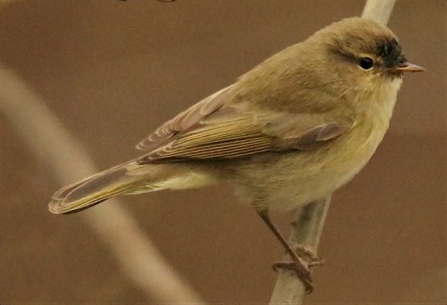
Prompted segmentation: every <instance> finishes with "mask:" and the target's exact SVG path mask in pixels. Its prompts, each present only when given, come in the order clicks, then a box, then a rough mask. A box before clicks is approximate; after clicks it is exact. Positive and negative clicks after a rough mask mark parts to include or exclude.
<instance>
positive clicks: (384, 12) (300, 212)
mask: <svg viewBox="0 0 447 305" xmlns="http://www.w3.org/2000/svg"><path fill="white" fill-rule="evenodd" d="M395 2H396V0H367V1H366V4H365V8H364V10H363V13H362V17H363V18H368V19H373V20H375V21H377V22H379V23H382V24H387V23H388V20H389V18H390V16H391V12H392V10H393V7H394V4H395ZM330 202H331V199H330V197H328V198H325V199H322V200H318V201H315V202H312V203H310V204H308V205H307V206H304V207H300V208H298V209H297V211H296V218H295V219H296V220H295V221H294V226H293V229H292V233H291V236H290V238H289V243H290V245H291V246H293V247H296V246H304V247H305V248H307V249H309V250H311V251H313V252H314V253H317V248H318V243H319V240H320V236H321V232H322V230H323V226H324V222H325V219H326V214H327V211H328V209H329V205H330ZM284 259H285V260H288V259H289V256H286V257H285V258H284ZM304 295H305V287H304V285H303V283H302V281H301V280H299V279H298V277H297V276H295V274H294V273H292V272H291V271H289V270H281V271H280V272H279V274H278V278H277V281H276V285H275V288H274V290H273V294H272V297H271V299H270V304H271V305H274V304H275V305H277V304H294V305H299V304H302V302H303V298H304Z"/></svg>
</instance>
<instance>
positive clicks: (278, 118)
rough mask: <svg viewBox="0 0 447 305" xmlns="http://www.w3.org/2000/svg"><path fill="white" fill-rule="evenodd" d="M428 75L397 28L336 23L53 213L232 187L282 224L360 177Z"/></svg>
mask: <svg viewBox="0 0 447 305" xmlns="http://www.w3.org/2000/svg"><path fill="white" fill-rule="evenodd" d="M419 71H424V69H423V68H421V67H419V66H416V65H413V64H410V63H408V62H407V60H406V58H405V56H404V55H403V54H402V53H401V47H400V45H399V42H398V40H397V38H396V36H395V35H394V34H393V32H391V30H389V29H388V28H387V27H385V26H383V25H381V24H378V23H376V22H374V21H372V20H368V19H362V18H348V19H344V20H342V21H340V22H337V23H333V24H332V25H330V26H328V27H326V28H324V29H322V30H320V31H318V32H316V33H315V34H313V35H312V36H310V37H309V38H308V39H307V40H305V41H304V42H301V43H298V44H296V45H293V46H291V47H289V48H287V49H285V50H283V51H281V52H279V53H277V54H276V55H274V56H272V57H271V58H269V59H267V60H265V61H264V62H263V63H261V64H259V65H258V66H257V67H255V68H254V69H253V70H251V71H249V72H248V73H246V74H244V75H243V76H241V77H240V78H239V79H238V80H237V81H236V82H235V83H234V84H232V85H230V86H228V87H226V88H224V89H222V90H220V91H218V92H217V93H215V94H213V95H211V96H209V97H207V98H206V99H204V100H202V101H200V102H199V103H197V104H195V105H194V106H192V107H191V108H189V109H187V110H186V111H184V112H182V113H180V114H179V115H177V116H176V117H175V118H173V119H172V120H170V121H168V122H166V123H165V124H163V125H162V126H161V127H160V128H158V129H157V130H155V132H153V133H152V134H151V135H149V137H147V138H146V139H145V140H143V141H142V142H141V143H139V144H138V146H137V148H138V149H140V150H143V151H146V154H145V155H143V156H142V157H140V158H138V159H136V160H132V161H129V162H126V163H124V164H121V165H118V166H115V167H113V168H111V169H108V170H106V171H104V172H101V173H98V174H96V175H93V176H91V177H89V178H87V179H85V180H83V181H80V182H77V183H75V184H72V185H69V186H67V187H64V188H63V189H61V190H59V191H58V192H56V193H55V194H54V196H53V198H52V201H51V203H50V205H49V209H50V211H51V212H53V213H56V214H60V213H70V212H74V211H79V210H82V209H85V208H88V207H91V206H93V205H95V204H97V203H100V202H102V201H104V200H106V199H109V198H110V197H113V196H117V195H129V194H137V193H145V192H152V191H158V190H166V189H171V190H178V189H186V188H196V187H201V186H205V185H209V184H211V183H215V182H231V183H232V184H234V185H235V187H236V189H237V192H238V194H240V195H241V196H243V197H245V198H248V199H249V200H250V201H251V203H252V204H253V206H254V207H255V208H256V210H257V211H258V213H259V214H260V215H261V216H262V217H263V219H264V221H266V222H267V224H269V226H272V224H271V222H270V220H269V218H268V215H267V212H268V211H270V210H279V209H293V208H295V207H297V206H300V205H304V204H307V203H309V202H311V201H314V200H317V199H320V198H323V197H325V196H328V195H329V194H331V193H332V192H334V191H335V190H336V189H338V188H339V187H340V186H342V185H344V184H345V183H346V182H348V181H349V180H351V178H352V177H353V176H354V175H355V174H357V173H358V172H359V171H360V169H361V168H362V167H363V166H364V165H365V164H366V163H367V162H368V160H369V159H370V158H371V156H372V155H373V153H374V151H375V150H376V148H377V146H378V145H379V143H380V142H381V141H382V138H383V136H384V134H385V132H386V131H387V129H388V125H389V121H390V118H391V115H392V112H393V108H394V104H395V102H396V96H397V92H398V90H399V88H400V86H401V84H402V75H403V73H405V72H419ZM289 252H290V251H289ZM292 252H293V251H292ZM293 254H294V253H291V255H292V256H293V257H296V254H295V255H293ZM295 263H296V266H295V268H292V269H294V270H295V271H297V274H298V276H299V277H300V278H301V279H302V280H303V281H304V283H305V284H306V286H307V289H308V291H310V290H312V287H313V286H312V283H311V278H310V274H309V272H308V270H307V268H306V267H305V266H303V265H302V262H295ZM282 266H284V265H282Z"/></svg>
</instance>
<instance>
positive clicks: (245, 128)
mask: <svg viewBox="0 0 447 305" xmlns="http://www.w3.org/2000/svg"><path fill="white" fill-rule="evenodd" d="M228 98H229V94H228V88H226V89H223V90H221V91H219V92H217V93H215V94H214V95H212V96H210V97H209V98H207V99H205V100H203V101H201V102H199V103H197V104H196V105H194V106H192V107H191V108H189V109H188V110H186V111H185V112H183V113H181V114H179V115H178V116H177V117H175V118H174V119H172V120H170V121H168V122H167V123H165V124H164V125H162V126H161V127H160V128H158V129H157V130H156V131H155V132H154V133H153V134H151V135H150V136H149V137H148V138H146V139H145V140H144V141H142V142H141V143H140V144H139V145H138V146H137V147H138V148H139V149H145V150H146V149H147V150H149V152H148V153H147V154H146V155H144V156H143V157H141V158H140V159H139V163H140V164H145V163H152V162H173V161H181V160H191V159H193V160H206V159H208V160H209V159H229V158H238V157H243V156H247V155H252V154H256V153H262V152H268V151H286V150H309V149H314V148H316V147H318V146H320V145H322V144H324V143H326V142H327V141H329V140H331V139H333V138H336V137H338V136H339V135H341V134H342V133H344V132H346V131H347V130H348V129H350V128H351V125H350V124H348V123H346V122H339V121H336V120H332V119H330V118H328V117H327V116H326V115H324V114H309V113H302V114H288V113H283V112H276V113H275V112H272V111H264V112H262V111H259V110H258V111H254V110H248V109H247V107H244V103H241V104H237V105H230V106H228V104H227V105H226V104H225V102H226V101H227V99H228Z"/></svg>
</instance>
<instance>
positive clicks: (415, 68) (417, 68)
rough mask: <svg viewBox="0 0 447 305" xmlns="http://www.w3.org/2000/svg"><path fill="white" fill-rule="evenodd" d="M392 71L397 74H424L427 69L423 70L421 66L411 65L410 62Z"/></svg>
mask: <svg viewBox="0 0 447 305" xmlns="http://www.w3.org/2000/svg"><path fill="white" fill-rule="evenodd" d="M391 70H392V71H395V72H424V71H425V69H424V68H422V67H421V66H418V65H415V64H410V63H408V62H406V63H404V64H401V65H399V66H397V67H395V68H392V69H391Z"/></svg>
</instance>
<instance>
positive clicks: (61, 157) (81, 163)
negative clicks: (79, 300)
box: [0, 67, 204, 304]
mask: <svg viewBox="0 0 447 305" xmlns="http://www.w3.org/2000/svg"><path fill="white" fill-rule="evenodd" d="M0 83H1V84H2V90H0V112H3V113H4V115H5V116H6V117H7V118H8V119H9V120H10V121H11V123H12V124H13V125H14V127H16V128H17V130H18V132H19V134H20V136H22V138H23V139H24V140H25V142H26V144H27V145H28V146H29V149H30V151H32V152H33V153H34V154H36V156H37V157H38V158H39V159H40V160H41V162H43V163H46V164H48V168H50V169H51V170H52V171H53V172H54V174H55V176H56V177H57V178H58V179H59V181H60V182H61V184H68V183H72V182H73V181H76V180H78V179H81V178H84V177H86V176H89V175H91V174H92V173H94V172H96V171H97V170H96V169H95V166H94V165H93V162H92V161H91V160H90V158H89V157H88V155H87V154H86V152H85V151H84V150H83V149H82V148H81V146H80V145H79V143H76V141H75V140H74V139H73V138H72V137H71V136H70V134H69V133H68V132H67V131H66V130H65V128H64V126H63V125H62V123H61V122H59V121H58V120H57V118H56V117H55V116H54V115H53V114H52V113H51V111H50V110H49V109H48V108H47V107H46V106H45V104H44V102H43V101H42V100H41V99H40V98H39V97H38V96H37V95H36V94H35V93H34V92H32V90H31V89H30V88H28V87H27V86H26V85H25V84H24V83H23V81H22V80H21V79H20V78H19V77H18V76H16V75H15V74H14V73H12V72H11V71H9V70H7V69H5V68H3V67H1V68H0ZM73 160H75V161H73ZM42 208H43V209H46V208H47V207H46V205H43V206H42ZM82 215H83V216H84V219H85V220H86V221H87V223H88V224H89V225H90V226H91V227H92V228H93V229H94V230H95V232H96V233H97V234H98V236H99V237H100V238H101V240H103V241H104V242H105V243H107V244H108V245H109V247H110V248H111V249H112V252H113V253H114V254H115V256H116V257H117V258H118V260H119V262H120V264H121V267H122V268H123V270H125V271H126V273H127V274H128V276H129V277H130V278H131V279H132V281H133V283H134V284H135V285H136V286H137V287H139V288H140V289H141V290H142V291H143V292H144V293H145V294H147V295H149V296H151V297H155V298H157V299H158V300H159V302H161V303H166V304H172V303H182V304H186V303H190V304H192V303H193V304H204V302H203V301H202V300H201V298H200V297H199V296H198V294H197V293H196V292H194V291H193V289H192V288H190V287H189V285H188V284H187V283H186V282H185V281H183V280H181V279H180V278H179V276H178V275H177V274H176V273H175V271H174V270H173V269H172V268H171V267H170V266H169V264H168V263H167V262H166V261H165V260H164V258H163V257H162V256H161V255H160V254H159V252H158V251H157V249H155V247H154V246H153V245H152V244H151V243H150V241H149V239H148V238H147V237H146V236H144V234H143V232H141V230H140V229H139V227H138V225H137V224H136V223H135V221H134V220H133V218H132V216H131V215H130V214H129V212H128V211H127V210H126V209H125V208H124V207H123V206H122V205H118V200H116V199H111V200H109V202H107V209H92V210H90V211H89V213H84V214H82ZM48 217H53V216H51V214H48ZM67 238H69V237H67Z"/></svg>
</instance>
